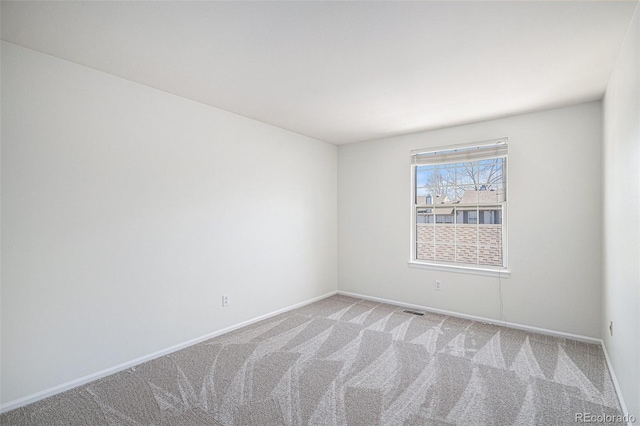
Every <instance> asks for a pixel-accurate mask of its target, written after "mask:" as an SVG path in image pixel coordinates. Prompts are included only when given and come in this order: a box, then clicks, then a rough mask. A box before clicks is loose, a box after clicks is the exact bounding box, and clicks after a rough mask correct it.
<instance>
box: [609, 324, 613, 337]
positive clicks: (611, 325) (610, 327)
mask: <svg viewBox="0 0 640 426" xmlns="http://www.w3.org/2000/svg"><path fill="white" fill-rule="evenodd" d="M609 333H611V335H612V336H613V321H610V322H609Z"/></svg>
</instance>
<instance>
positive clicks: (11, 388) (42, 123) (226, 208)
mask: <svg viewBox="0 0 640 426" xmlns="http://www.w3.org/2000/svg"><path fill="white" fill-rule="evenodd" d="M159 72H162V70H159ZM211 84H216V82H215V81H212V82H211ZM2 95H3V97H2V124H3V127H2V294H1V297H2V304H1V309H2V353H1V356H2V370H1V374H2V376H1V380H2V383H1V388H2V402H3V403H7V402H9V401H13V400H16V399H18V398H21V397H25V396H27V395H31V394H33V393H34V392H38V391H42V390H45V389H48V388H50V387H52V386H56V385H59V384H61V383H65V382H67V381H70V380H74V379H77V378H79V377H82V376H85V375H88V374H91V373H94V372H97V371H100V370H103V369H105V368H108V367H112V366H115V365H117V364H119V363H122V362H126V361H130V360H132V359H135V358H137V357H140V356H144V355H147V354H150V353H152V352H154V351H158V350H162V349H165V348H167V347H170V346H172V345H175V344H178V343H181V342H185V341H187V340H190V339H193V338H197V337H199V336H203V335H205V334H207V333H210V332H213V331H215V330H219V329H222V328H225V327H227V326H230V325H233V324H237V323H240V322H242V321H245V320H248V319H251V318H255V317H257V316H259V315H263V314H266V313H269V312H273V311H275V310H278V309H281V308H284V307H287V306H291V305H293V304H295V303H298V302H302V301H305V300H309V299H311V298H313V297H317V296H320V295H323V294H326V293H328V292H331V291H335V290H336V288H337V278H336V276H337V266H336V245H337V241H336V240H337V236H336V226H337V225H336V209H337V207H336V201H337V197H336V191H337V181H336V178H337V170H336V168H337V158H336V156H337V148H336V147H335V146H333V145H330V144H326V143H324V142H319V141H317V140H313V139H310V138H307V137H303V136H300V135H297V134H294V133H291V132H288V131H284V130H281V129H278V128H276V127H273V126H269V125H266V124H263V123H259V122H256V121H253V120H249V119H247V118H244V117H240V116H237V115H234V114H230V113H227V112H224V111H220V110H217V109H215V108H211V107H208V106H205V105H202V104H199V103H196V102H192V101H189V100H186V99H183V98H180V97H177V96H173V95H170V94H167V93H164V92H160V91H157V90H154V89H150V88H148V87H145V86H141V85H139V84H135V83H131V82H129V81H126V80H122V79H119V78H116V77H113V76H110V75H108V74H104V73H101V72H97V71H94V70H91V69H88V68H84V67H82V66H78V65H75V64H72V63H69V62H66V61H62V60H59V59H57V58H54V57H51V56H47V55H43V54H40V53H36V52H34V51H30V50H27V49H24V48H20V47H17V46H15V45H12V44H8V43H3V44H2ZM223 293H229V294H230V295H231V306H229V307H227V308H222V307H221V295H222V294H223Z"/></svg>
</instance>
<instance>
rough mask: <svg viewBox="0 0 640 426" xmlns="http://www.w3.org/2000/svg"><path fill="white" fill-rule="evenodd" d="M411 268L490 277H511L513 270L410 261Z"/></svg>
mask: <svg viewBox="0 0 640 426" xmlns="http://www.w3.org/2000/svg"><path fill="white" fill-rule="evenodd" d="M409 267H410V268H420V269H431V270H434V271H445V272H458V273H461V274H473V275H486V276H490V277H500V278H509V276H511V271H510V270H508V269H484V268H476V267H473V266H461V265H443V264H439V263H428V262H419V261H417V260H410V261H409Z"/></svg>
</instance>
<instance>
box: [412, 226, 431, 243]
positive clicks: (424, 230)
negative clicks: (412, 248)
mask: <svg viewBox="0 0 640 426" xmlns="http://www.w3.org/2000/svg"><path fill="white" fill-rule="evenodd" d="M433 239H434V231H433V224H428V223H418V224H417V225H416V241H417V242H419V243H429V244H431V245H433Z"/></svg>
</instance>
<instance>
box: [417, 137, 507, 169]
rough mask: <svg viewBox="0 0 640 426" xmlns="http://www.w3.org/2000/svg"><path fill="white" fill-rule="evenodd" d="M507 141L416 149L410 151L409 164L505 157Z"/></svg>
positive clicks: (502, 139) (492, 140)
mask: <svg viewBox="0 0 640 426" xmlns="http://www.w3.org/2000/svg"><path fill="white" fill-rule="evenodd" d="M508 141H509V139H508V138H500V139H491V140H487V141H481V142H474V143H470V144H463V145H453V146H448V147H446V148H440V149H437V150H429V149H417V150H413V151H411V164H413V165H423V164H447V163H457V162H464V161H477V160H485V159H489V158H497V157H506V156H507V143H508Z"/></svg>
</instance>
